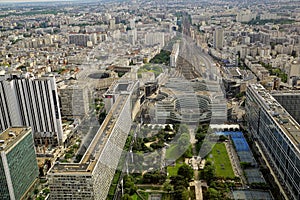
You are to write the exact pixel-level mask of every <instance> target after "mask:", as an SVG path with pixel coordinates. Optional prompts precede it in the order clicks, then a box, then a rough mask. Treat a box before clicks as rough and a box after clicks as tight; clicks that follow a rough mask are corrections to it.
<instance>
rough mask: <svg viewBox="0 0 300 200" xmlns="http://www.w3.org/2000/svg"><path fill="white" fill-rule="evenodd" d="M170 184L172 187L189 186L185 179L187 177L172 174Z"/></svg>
mask: <svg viewBox="0 0 300 200" xmlns="http://www.w3.org/2000/svg"><path fill="white" fill-rule="evenodd" d="M171 184H172V185H173V186H174V189H175V188H176V187H178V186H184V187H188V186H189V182H188V181H187V179H186V178H185V177H183V176H181V175H177V176H172V177H171Z"/></svg>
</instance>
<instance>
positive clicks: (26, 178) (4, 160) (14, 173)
mask: <svg viewBox="0 0 300 200" xmlns="http://www.w3.org/2000/svg"><path fill="white" fill-rule="evenodd" d="M0 157H1V159H0V199H11V200H15V199H25V196H26V193H27V192H28V191H29V189H30V188H32V186H33V185H34V183H35V182H36V180H37V178H38V175H39V171H38V165H37V160H36V155H35V150H34V144H33V137H32V131H31V128H29V127H18V128H15V127H14V128H9V129H7V130H5V131H4V132H2V133H0Z"/></svg>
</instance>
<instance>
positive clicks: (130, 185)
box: [123, 175, 137, 195]
mask: <svg viewBox="0 0 300 200" xmlns="http://www.w3.org/2000/svg"><path fill="white" fill-rule="evenodd" d="M123 181H124V191H125V193H126V194H129V195H133V194H134V193H135V192H136V190H137V187H136V186H135V185H134V182H133V178H132V177H131V176H129V175H126V176H124V178H123Z"/></svg>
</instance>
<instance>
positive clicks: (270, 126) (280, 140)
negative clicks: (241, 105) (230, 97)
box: [246, 84, 300, 200]
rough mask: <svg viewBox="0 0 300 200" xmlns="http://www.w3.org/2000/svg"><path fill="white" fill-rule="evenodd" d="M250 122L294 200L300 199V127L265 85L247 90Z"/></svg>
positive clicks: (253, 131) (250, 127) (254, 136)
mask: <svg viewBox="0 0 300 200" xmlns="http://www.w3.org/2000/svg"><path fill="white" fill-rule="evenodd" d="M246 94H247V98H246V121H247V124H248V130H249V132H250V135H251V137H252V139H253V140H254V141H256V142H257V144H258V145H259V146H260V148H261V150H262V151H263V154H264V155H265V157H266V158H267V161H268V163H269V164H270V166H271V167H272V170H273V171H274V173H275V175H276V177H277V178H278V180H279V182H280V184H281V185H282V187H283V188H284V189H285V191H286V194H287V195H288V197H289V198H290V199H295V200H296V199H300V150H299V147H300V126H299V124H298V123H297V122H296V120H294V119H293V117H292V116H291V115H290V114H289V113H288V112H287V111H286V110H285V109H284V108H283V107H282V106H281V105H280V104H279V103H278V101H276V99H275V98H274V97H273V96H272V95H271V94H269V93H268V92H267V91H266V90H265V89H264V88H263V86H262V85H260V84H256V85H250V86H249V87H248V89H247V93H246Z"/></svg>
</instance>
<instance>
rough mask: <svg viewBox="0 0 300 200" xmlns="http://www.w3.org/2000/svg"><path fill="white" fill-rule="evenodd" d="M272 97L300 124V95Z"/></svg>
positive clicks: (277, 95)
mask: <svg viewBox="0 0 300 200" xmlns="http://www.w3.org/2000/svg"><path fill="white" fill-rule="evenodd" d="M272 96H273V97H274V98H275V99H276V100H277V101H278V102H279V103H280V105H282V106H283V107H284V108H285V109H286V110H287V111H288V113H290V115H292V116H293V118H294V119H295V120H296V121H297V122H298V123H300V107H299V105H300V93H284V92H283V93H277V94H272Z"/></svg>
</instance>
